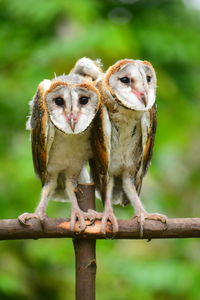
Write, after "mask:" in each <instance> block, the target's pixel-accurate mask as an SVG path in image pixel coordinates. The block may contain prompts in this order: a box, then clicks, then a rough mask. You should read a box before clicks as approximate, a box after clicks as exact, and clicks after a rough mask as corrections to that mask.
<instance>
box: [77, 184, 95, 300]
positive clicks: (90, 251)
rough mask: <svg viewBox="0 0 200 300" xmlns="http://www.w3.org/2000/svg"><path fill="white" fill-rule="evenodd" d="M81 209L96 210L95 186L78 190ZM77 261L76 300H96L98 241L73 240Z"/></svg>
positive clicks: (78, 238) (87, 186)
mask: <svg viewBox="0 0 200 300" xmlns="http://www.w3.org/2000/svg"><path fill="white" fill-rule="evenodd" d="M77 199H78V203H79V207H80V208H81V209H82V210H83V211H87V210H88V209H89V208H91V209H95V190H94V185H92V184H90V185H79V186H78V189H77ZM73 244H74V252H75V259H76V300H95V281H96V269H97V266H96V240H95V239H87V240H86V239H81V238H80V236H77V237H76V238H74V239H73Z"/></svg>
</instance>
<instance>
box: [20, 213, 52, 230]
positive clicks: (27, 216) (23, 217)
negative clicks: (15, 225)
mask: <svg viewBox="0 0 200 300" xmlns="http://www.w3.org/2000/svg"><path fill="white" fill-rule="evenodd" d="M46 218H47V215H46V214H45V213H43V212H37V213H36V212H35V213H28V212H25V213H23V214H22V215H20V216H19V217H18V220H19V222H20V223H21V224H22V225H25V226H30V224H27V221H29V220H31V219H39V220H40V223H41V226H42V228H43V227H44V222H45V219H46Z"/></svg>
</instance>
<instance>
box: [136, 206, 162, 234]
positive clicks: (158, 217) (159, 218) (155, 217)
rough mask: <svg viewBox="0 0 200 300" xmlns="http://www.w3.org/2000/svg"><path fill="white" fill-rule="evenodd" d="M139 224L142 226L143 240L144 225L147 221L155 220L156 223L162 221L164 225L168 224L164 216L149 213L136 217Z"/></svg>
mask: <svg viewBox="0 0 200 300" xmlns="http://www.w3.org/2000/svg"><path fill="white" fill-rule="evenodd" d="M136 217H137V220H138V223H139V225H140V238H141V239H142V238H143V232H144V224H145V220H146V219H148V220H154V221H160V222H162V223H163V224H166V223H167V216H165V215H162V214H151V213H147V212H142V213H140V214H139V215H136Z"/></svg>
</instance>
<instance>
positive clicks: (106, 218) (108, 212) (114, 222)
mask: <svg viewBox="0 0 200 300" xmlns="http://www.w3.org/2000/svg"><path fill="white" fill-rule="evenodd" d="M108 221H110V223H111V224H112V232H113V234H114V236H115V234H116V233H117V232H118V222H117V218H116V217H115V215H114V213H113V210H112V209H109V210H106V211H105V212H104V214H103V218H102V222H101V232H102V234H103V235H106V226H107V222H108Z"/></svg>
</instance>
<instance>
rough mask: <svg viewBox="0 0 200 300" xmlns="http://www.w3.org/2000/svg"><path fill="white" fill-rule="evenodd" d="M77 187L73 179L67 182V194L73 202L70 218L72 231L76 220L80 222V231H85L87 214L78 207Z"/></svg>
mask: <svg viewBox="0 0 200 300" xmlns="http://www.w3.org/2000/svg"><path fill="white" fill-rule="evenodd" d="M74 190H75V187H74V184H73V180H72V179H67V180H66V192H67V194H68V197H69V199H70V201H71V202H72V208H71V216H70V230H71V231H74V229H75V224H76V220H77V219H78V221H79V227H80V231H83V230H85V228H86V222H85V213H84V212H83V211H82V210H81V209H80V207H79V205H78V201H77V198H76V194H75V191H74Z"/></svg>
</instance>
